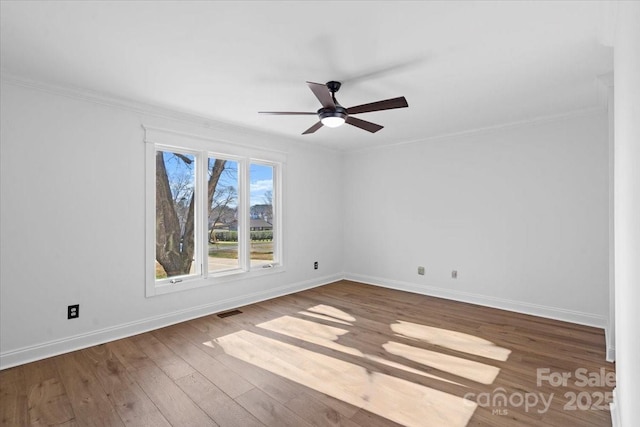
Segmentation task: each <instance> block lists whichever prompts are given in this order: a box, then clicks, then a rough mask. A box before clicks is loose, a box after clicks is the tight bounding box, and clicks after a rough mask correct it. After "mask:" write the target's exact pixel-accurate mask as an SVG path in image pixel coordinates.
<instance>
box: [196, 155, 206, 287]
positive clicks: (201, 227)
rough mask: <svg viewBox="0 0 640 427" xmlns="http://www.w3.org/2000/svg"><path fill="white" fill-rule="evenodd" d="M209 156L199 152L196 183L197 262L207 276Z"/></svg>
mask: <svg viewBox="0 0 640 427" xmlns="http://www.w3.org/2000/svg"><path fill="white" fill-rule="evenodd" d="M208 162H209V158H208V155H207V153H206V152H201V153H199V154H198V161H197V168H196V171H197V181H196V182H197V185H196V197H197V201H196V215H197V217H196V219H197V224H198V230H196V233H197V234H196V245H197V247H198V249H199V250H198V253H199V256H198V257H196V262H197V263H199V265H200V266H201V270H200V274H201V275H202V277H204V278H207V277H208V275H209V262H208V260H209V256H208V255H209V239H208V237H207V236H208V233H207V232H208V230H209V227H208V220H209V201H208V199H207V186H208V179H207V172H208V170H209V169H208V166H209V165H208Z"/></svg>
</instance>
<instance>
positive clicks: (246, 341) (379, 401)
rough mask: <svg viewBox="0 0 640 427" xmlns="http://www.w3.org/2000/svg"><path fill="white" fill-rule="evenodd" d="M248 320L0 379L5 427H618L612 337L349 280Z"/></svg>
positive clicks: (246, 310)
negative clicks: (556, 380) (614, 424)
mask: <svg viewBox="0 0 640 427" xmlns="http://www.w3.org/2000/svg"><path fill="white" fill-rule="evenodd" d="M239 310H240V311H241V313H240V314H237V315H234V316H230V317H225V318H220V317H218V316H216V315H215V314H213V315H208V316H203V317H201V318H199V319H193V320H191V321H188V322H184V323H181V324H178V325H174V326H170V327H167V328H162V329H159V330H156V331H153V332H149V333H145V334H140V335H138V336H135V337H131V338H126V339H123V340H117V341H113V342H110V343H107V344H104V345H100V346H95V347H91V348H88V349H85V350H82V351H80V352H74V353H69V354H67V355H62V356H57V357H54V358H51V359H45V360H42V361H39V362H34V363H30V364H26V365H23V366H20V367H16V368H12V369H7V370H4V371H0V420H1V421H2V425H3V426H4V425H6V426H12V427H13V426H22V425H52V424H55V425H78V426H85V425H123V424H126V425H132V426H137V425H153V426H166V425H172V426H182V425H189V426H191V425H194V426H195V425H198V426H199V425H211V426H215V425H221V426H242V427H245V426H250V427H264V426H278V427H280V426H296V427H298V426H310V425H314V426H341V425H342V426H348V427H358V426H359V427H376V426H385V427H389V426H395V425H406V426H417V427H423V426H426V425H434V426H439V427H440V426H442V427H465V426H466V427H469V426H483V427H486V426H491V427H511V426H518V427H519V426H532V427H543V426H550V425H553V426H563V427H565V426H566V427H571V426H587V427H599V426H610V425H611V419H610V413H609V410H608V401H607V400H606V399H602V401H598V400H597V398H598V396H609V395H610V393H611V390H612V388H613V386H614V384H596V383H593V384H589V385H584V384H580V383H578V382H577V379H578V378H577V372H578V371H577V370H578V369H582V370H583V371H582V372H583V373H588V374H592V375H596V376H598V375H604V376H606V375H609V374H611V373H614V372H615V365H613V364H611V363H608V362H606V361H605V342H604V334H603V331H602V330H601V329H597V328H592V327H588V326H583V325H574V324H570V323H566V322H559V321H555V320H552V319H544V318H539V317H535V316H530V315H526V314H520V313H513V312H507V311H503V310H498V309H494V308H490V307H480V306H475V305H473V304H468V303H460V302H455V301H449V300H443V299H439V298H434V297H429V296H426V295H416V294H411V293H406V292H400V291H397V290H393V289H387V288H383V287H376V286H372V285H364V284H360V283H356V282H351V281H346V280H343V281H339V282H336V283H332V284H329V285H325V286H321V287H318V288H313V289H309V290H305V291H301V292H298V293H295V294H291V295H287V296H283V297H279V298H275V299H272V300H268V301H263V302H260V303H256V304H251V305H247V306H245V307H239ZM539 369H547V371H546V372H549V373H552V374H555V375H560V374H563V373H564V374H568V375H570V379H569V380H568V381H567V382H566V383H564V384H550V383H549V381H542V382H540V383H539V381H538V380H539V378H538V370H539ZM578 394H580V395H581V396H582V398H583V404H584V399H587V400H589V399H592V400H593V401H594V402H593V403H601V405H600V406H599V407H597V408H596V407H594V408H589V407H575V405H573V407H572V403H575V402H572V396H576V395H578ZM534 395H535V396H538V397H540V396H542V397H543V398H545V399H548V402H547V403H548V406H543V404H542V403H541V402H537V403H536V405H533V406H531V407H525V405H524V400H522V399H525V398H528V399H532V398H533V397H535V396H534ZM500 396H502V400H500ZM504 399H507V400H504ZM509 399H511V400H509ZM518 399H520V400H518ZM607 399H608V398H607Z"/></svg>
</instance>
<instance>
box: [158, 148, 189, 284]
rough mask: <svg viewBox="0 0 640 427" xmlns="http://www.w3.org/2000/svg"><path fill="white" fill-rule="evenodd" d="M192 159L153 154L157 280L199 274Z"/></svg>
mask: <svg viewBox="0 0 640 427" xmlns="http://www.w3.org/2000/svg"><path fill="white" fill-rule="evenodd" d="M195 167H196V165H195V156H194V155H193V154H185V153H179V152H170V151H157V152H156V280H159V279H165V278H167V277H173V276H183V275H188V274H197V273H199V272H198V271H196V270H198V269H197V267H196V263H194V262H193V261H194V257H195V242H194V238H195V232H194V229H195V214H194V212H195V209H194V206H193V204H194V203H195V201H194V197H193V195H194V190H195Z"/></svg>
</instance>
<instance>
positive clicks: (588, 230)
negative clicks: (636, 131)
mask: <svg viewBox="0 0 640 427" xmlns="http://www.w3.org/2000/svg"><path fill="white" fill-rule="evenodd" d="M607 138H608V135H607V114H606V111H604V110H603V111H595V112H591V113H588V114H587V113H585V114H583V115H576V116H571V117H565V118H558V119H556V120H549V121H544V122H537V123H530V124H525V125H519V126H513V127H504V128H502V129H497V130H493V131H484V132H477V133H473V134H467V135H459V136H451V137H446V138H438V139H431V140H425V141H422V142H416V143H411V144H405V145H398V146H395V147H390V148H382V149H372V150H369V151H363V152H354V153H350V154H349V155H348V156H347V158H346V168H345V172H344V174H345V175H344V176H345V201H346V203H347V209H346V220H345V249H344V253H345V272H347V276H348V277H350V278H353V279H355V280H361V281H364V282H369V283H375V284H381V285H384V286H390V287H395V288H399V289H405V290H410V291H414V292H421V293H426V294H431V295H435V296H442V297H446V298H452V299H457V300H463V301H470V302H475V303H479V304H485V305H490V306H496V307H501V308H506V309H511V310H516V311H521V312H527V313H533V314H538V315H543V316H548V317H555V318H559V319H564V320H569V321H574V322H578V323H585V324H591V325H596V326H600V327H605V326H606V323H607V315H608V293H609V289H608V280H609V278H608V269H609V267H608V249H609V237H608V236H609V234H608V233H609V231H608V194H609V189H608V145H607V141H608V139H607ZM418 266H424V267H426V274H425V275H424V276H419V275H418V274H417V267H418ZM454 269H455V270H457V271H458V279H456V280H453V279H452V278H451V270H454Z"/></svg>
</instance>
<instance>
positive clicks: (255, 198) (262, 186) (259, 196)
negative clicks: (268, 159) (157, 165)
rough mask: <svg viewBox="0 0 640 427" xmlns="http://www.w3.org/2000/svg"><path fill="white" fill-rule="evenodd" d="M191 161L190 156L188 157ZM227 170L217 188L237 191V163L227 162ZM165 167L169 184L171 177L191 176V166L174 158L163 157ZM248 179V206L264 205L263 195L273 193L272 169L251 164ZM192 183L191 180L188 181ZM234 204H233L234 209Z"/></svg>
mask: <svg viewBox="0 0 640 427" xmlns="http://www.w3.org/2000/svg"><path fill="white" fill-rule="evenodd" d="M188 157H189V158H191V159H193V156H192V155H189V156H188ZM226 166H227V168H228V169H229V173H223V174H222V175H221V177H220V180H219V181H218V185H219V186H221V185H222V186H233V187H235V188H236V190H237V189H238V178H237V172H235V171H237V169H238V167H237V163H236V162H233V161H228V162H227V165H226ZM165 167H166V168H167V173H168V175H169V181H170V183H171V182H172V181H173V180H174V178H173V177H177V176H180V175H185V174H189V175H192V174H193V168H192V166H188V165H186V164H185V163H184V162H182V161H180V160H178V159H177V158H175V157H174V156H168V155H165ZM249 177H250V186H249V191H250V206H253V205H261V204H264V203H265V193H266V192H268V191H273V167H271V166H268V165H262V164H257V163H252V164H251V165H250V167H249ZM190 181H191V182H193V180H192V179H191V180H190ZM235 206H236V204H233V207H235Z"/></svg>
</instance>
